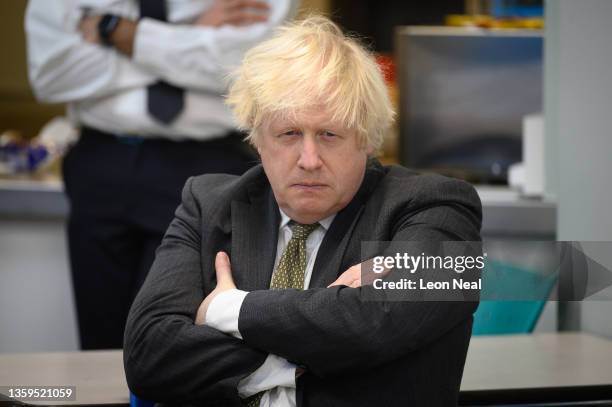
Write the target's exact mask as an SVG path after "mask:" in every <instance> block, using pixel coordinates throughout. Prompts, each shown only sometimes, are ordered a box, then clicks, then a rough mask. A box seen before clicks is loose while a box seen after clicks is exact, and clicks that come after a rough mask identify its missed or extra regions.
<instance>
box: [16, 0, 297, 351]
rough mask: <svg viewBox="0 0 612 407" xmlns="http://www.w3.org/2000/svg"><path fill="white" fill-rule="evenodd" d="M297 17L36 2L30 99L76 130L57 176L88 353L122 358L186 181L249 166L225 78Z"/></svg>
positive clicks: (281, 7)
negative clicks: (65, 117) (64, 112)
mask: <svg viewBox="0 0 612 407" xmlns="http://www.w3.org/2000/svg"><path fill="white" fill-rule="evenodd" d="M294 3H295V1H292V0H266V1H264V0H167V1H166V0H140V1H137V0H62V1H53V2H50V1H47V0H30V2H29V4H28V8H27V12H26V22H25V23H26V34H27V43H28V69H29V77H30V81H31V83H32V87H33V89H34V93H35V94H36V96H37V98H38V99H39V100H41V101H44V102H54V103H56V102H65V103H68V114H69V116H70V118H71V120H72V121H73V122H74V123H75V124H76V125H78V126H80V128H81V137H80V139H79V141H78V142H77V144H76V145H75V146H74V147H73V148H72V149H71V150H70V151H69V153H68V154H67V156H66V157H65V160H64V167H63V172H64V182H65V187H66V193H67V195H68V198H69V200H70V205H71V210H70V218H69V222H68V241H69V248H70V263H71V268H72V278H73V286H74V292H75V298H76V304H77V314H78V322H79V331H80V339H81V347H82V348H83V349H103V348H120V347H121V346H122V341H123V330H124V326H125V320H126V317H127V312H128V309H129V307H130V304H131V302H132V300H133V298H134V296H135V295H136V293H137V291H138V289H139V288H140V286H141V284H142V282H143V280H144V278H145V277H146V274H147V272H148V270H149V268H150V266H151V263H152V261H153V258H154V254H155V250H156V248H157V246H158V245H159V243H160V242H161V239H162V236H163V234H164V232H165V230H166V228H167V227H168V224H169V223H170V221H171V219H172V216H173V213H174V210H175V208H176V206H177V205H178V204H179V202H180V191H181V187H182V186H183V184H184V183H185V180H186V179H187V178H188V177H189V176H191V175H197V174H202V173H231V174H241V173H243V172H244V171H245V170H246V169H247V168H248V167H249V166H250V165H251V164H253V163H254V161H255V158H254V155H253V154H252V152H251V151H250V150H248V148H247V147H246V144H243V142H242V140H241V137H240V134H239V133H237V132H236V131H235V130H234V129H235V124H234V121H233V119H232V115H231V113H230V111H229V109H228V108H227V107H226V106H225V105H224V101H223V98H222V94H223V93H224V92H225V91H226V86H227V83H226V80H225V76H226V74H227V73H228V72H229V71H230V70H231V69H232V68H233V67H235V66H237V65H238V64H239V63H240V60H241V58H242V55H243V54H244V52H245V51H246V50H247V49H249V48H250V47H251V46H253V45H254V44H256V43H257V42H259V41H261V40H262V39H264V38H266V37H267V36H268V35H269V34H270V33H271V31H272V29H273V28H274V27H275V26H276V25H278V24H279V23H281V22H283V21H285V20H286V19H287V18H289V17H291V16H292V14H293V13H294V10H295V4H294Z"/></svg>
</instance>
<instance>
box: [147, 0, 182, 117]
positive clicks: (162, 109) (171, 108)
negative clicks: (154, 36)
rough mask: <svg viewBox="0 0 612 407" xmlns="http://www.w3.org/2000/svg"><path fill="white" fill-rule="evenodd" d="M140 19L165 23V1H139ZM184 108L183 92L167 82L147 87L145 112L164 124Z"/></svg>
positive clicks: (159, 82)
mask: <svg viewBox="0 0 612 407" xmlns="http://www.w3.org/2000/svg"><path fill="white" fill-rule="evenodd" d="M140 17H141V18H144V17H149V18H152V19H155V20H159V21H167V20H168V13H167V10H166V0H140ZM184 106H185V90H184V89H182V88H179V87H178V86H174V85H172V84H170V83H168V82H164V81H158V82H156V83H154V84H152V85H149V86H147V110H148V111H149V114H150V115H151V116H153V117H154V118H156V119H157V120H159V121H160V122H162V123H164V124H170V123H171V122H172V121H173V120H174V119H176V117H177V116H178V115H179V113H180V112H181V111H182V110H183V107H184Z"/></svg>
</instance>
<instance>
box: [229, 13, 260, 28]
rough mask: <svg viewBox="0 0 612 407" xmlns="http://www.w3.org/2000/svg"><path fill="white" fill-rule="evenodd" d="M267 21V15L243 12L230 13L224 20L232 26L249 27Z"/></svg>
mask: <svg viewBox="0 0 612 407" xmlns="http://www.w3.org/2000/svg"><path fill="white" fill-rule="evenodd" d="M267 20H268V15H267V14H261V13H252V12H248V11H243V10H237V11H231V12H229V13H228V14H227V17H226V19H225V23H226V24H232V25H249V24H255V23H262V22H265V21H267Z"/></svg>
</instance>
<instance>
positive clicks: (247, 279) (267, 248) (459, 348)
mask: <svg viewBox="0 0 612 407" xmlns="http://www.w3.org/2000/svg"><path fill="white" fill-rule="evenodd" d="M279 222H280V215H279V211H278V206H277V204H276V202H275V200H274V197H273V194H272V191H271V188H270V185H269V183H268V180H267V178H266V176H265V174H264V172H263V169H262V167H261V166H258V167H255V168H253V169H252V170H250V171H249V172H248V173H246V174H245V175H243V176H242V177H236V176H230V175H203V176H199V177H194V178H190V179H189V181H188V182H187V184H186V185H185V188H184V190H183V197H182V204H181V205H180V206H179V208H178V209H177V211H176V216H175V219H174V220H173V221H172V223H171V225H170V227H169V228H168V231H167V233H166V236H165V237H164V240H163V242H162V244H161V246H160V247H159V249H158V251H157V255H156V259H155V262H154V264H153V266H152V269H151V271H150V273H149V276H148V277H147V279H146V281H145V283H144V286H143V287H142V289H141V291H140V293H139V294H138V296H137V298H136V300H135V302H134V304H133V306H132V309H131V311H130V315H129V318H128V322H127V327H126V332H125V344H124V362H125V371H126V375H127V380H128V384H129V386H130V388H131V389H132V391H133V392H134V393H135V394H137V395H138V396H140V397H142V398H144V399H148V400H154V401H159V402H165V403H171V404H196V405H205V406H216V405H219V406H239V405H241V401H240V399H239V397H238V394H237V385H238V382H239V381H240V380H241V379H242V378H244V377H246V376H247V375H249V374H250V373H251V372H253V371H254V370H256V369H257V368H258V367H259V366H260V365H261V364H262V363H263V361H264V360H265V358H266V355H267V354H268V353H273V354H276V355H280V356H282V357H285V358H286V359H288V360H290V361H293V362H295V363H298V364H300V365H303V366H305V367H306V368H307V372H306V373H305V374H304V375H302V376H301V377H300V378H299V379H298V383H297V387H298V389H297V402H298V406H316V407H320V406H345V405H346V406H353V407H354V406H371V405H384V406H395V405H397V406H452V405H456V404H457V397H458V392H459V385H460V382H461V376H462V372H463V365H464V363H465V357H466V352H467V348H468V344H469V340H470V334H471V325H472V313H473V312H474V310H475V309H476V307H477V302H420V301H414V302H406V301H404V302H372V301H363V299H362V297H361V296H360V291H361V290H364V289H371V287H362V288H359V289H354V288H348V287H334V288H325V287H326V286H327V285H329V284H330V283H331V282H333V281H334V280H335V279H336V278H337V277H338V276H339V275H340V274H341V273H342V272H344V271H345V270H346V269H348V268H349V267H350V266H352V265H355V264H358V263H360V262H362V261H364V260H366V259H367V258H370V257H372V255H374V254H380V253H374V254H372V253H362V252H361V242H362V241H372V240H379V241H392V240H395V241H406V240H410V241H430V242H431V241H436V242H437V241H449V240H453V241H456V240H466V241H479V240H480V224H481V207H480V200H479V199H478V196H477V194H476V192H475V191H474V189H473V188H472V187H471V186H470V185H469V184H467V183H465V182H461V181H457V180H452V179H449V178H445V177H441V176H437V175H418V174H416V173H414V172H412V171H410V170H407V169H405V168H402V167H382V166H380V164H379V163H378V162H376V161H374V160H373V161H372V162H371V163H370V165H369V166H368V169H367V170H366V175H365V178H364V181H363V183H362V186H361V188H360V190H359V191H358V193H357V194H356V196H355V197H354V199H353V200H352V202H351V203H350V204H349V205H348V206H347V207H346V208H344V209H343V210H342V211H340V212H339V213H338V215H337V216H336V218H335V219H334V221H333V223H332V225H331V226H330V229H329V230H328V232H327V233H326V235H325V238H324V240H323V242H322V244H321V247H320V249H319V251H318V254H317V258H316V261H315V266H314V269H313V273H312V278H311V281H310V289H308V290H304V291H298V290H274V291H272V290H267V288H268V287H269V284H270V279H271V275H272V271H273V270H272V268H273V262H274V259H275V255H276V253H275V252H276V245H277V233H278V226H279ZM220 250H225V251H227V252H228V254H229V255H230V259H231V263H232V270H233V276H234V280H235V282H236V285H237V287H238V288H239V289H242V290H246V291H250V293H249V294H248V295H247V296H246V299H245V301H244V303H243V305H242V308H241V310H240V318H239V329H240V332H241V334H242V336H243V338H244V339H243V340H239V339H236V338H233V337H231V336H229V335H227V334H224V333H221V332H219V331H217V330H215V329H213V328H210V327H208V326H205V325H204V326H196V325H194V318H195V314H196V311H197V309H198V307H199V305H200V303H201V302H202V300H203V298H204V297H205V296H206V295H207V294H208V293H209V292H210V291H211V290H213V289H214V287H215V270H214V258H215V254H216V253H217V252H218V251H220Z"/></svg>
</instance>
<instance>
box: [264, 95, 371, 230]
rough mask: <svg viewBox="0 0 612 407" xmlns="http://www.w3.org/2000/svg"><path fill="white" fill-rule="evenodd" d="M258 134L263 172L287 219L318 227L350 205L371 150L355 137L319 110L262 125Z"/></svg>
mask: <svg viewBox="0 0 612 407" xmlns="http://www.w3.org/2000/svg"><path fill="white" fill-rule="evenodd" d="M259 131H260V135H259V139H258V142H257V150H258V151H259V154H260V155H261V161H262V163H263V167H264V171H265V172H266V175H267V177H268V180H269V181H270V184H271V185H272V190H273V192H274V196H275V198H276V201H277V203H278V205H279V206H280V208H281V209H282V210H283V211H284V212H285V213H286V214H287V215H288V216H289V217H290V218H291V219H293V220H295V221H296V222H299V223H314V222H318V221H320V220H322V219H325V218H326V217H328V216H330V215H332V214H334V213H336V212H338V211H340V210H341V209H343V208H344V207H345V206H346V205H348V203H349V202H350V201H351V200H352V199H353V197H354V196H355V193H356V192H357V190H358V189H359V186H360V185H361V182H362V180H363V176H364V173H365V166H366V161H367V156H368V153H370V152H371V149H369V148H368V149H365V148H362V147H360V146H359V145H358V142H357V134H356V132H355V131H354V130H351V129H347V128H345V127H343V126H342V125H341V124H339V123H334V122H333V121H332V120H331V114H328V113H327V112H326V110H325V109H324V108H323V107H318V108H313V109H309V110H306V111H303V112H300V113H299V114H297V115H296V117H294V118H292V119H278V118H276V119H275V118H271V119H268V120H265V121H264V123H263V124H262V126H261V128H260V129H259Z"/></svg>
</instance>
